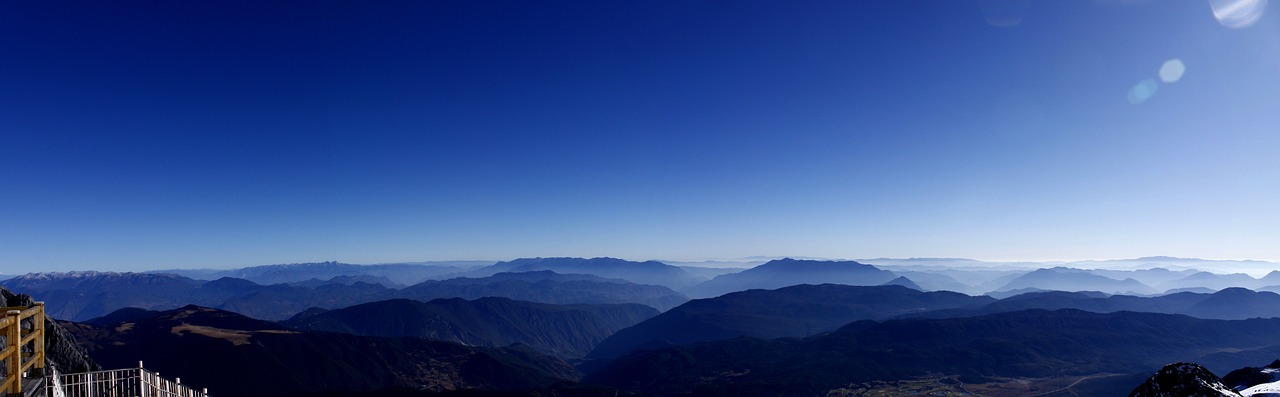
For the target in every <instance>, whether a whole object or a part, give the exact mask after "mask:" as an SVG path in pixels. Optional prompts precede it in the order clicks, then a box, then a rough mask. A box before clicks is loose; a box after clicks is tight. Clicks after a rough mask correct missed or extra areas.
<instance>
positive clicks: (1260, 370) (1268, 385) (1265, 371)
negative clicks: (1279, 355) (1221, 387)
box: [1222, 360, 1280, 397]
mask: <svg viewBox="0 0 1280 397" xmlns="http://www.w3.org/2000/svg"><path fill="white" fill-rule="evenodd" d="M1222 383H1223V384H1225V385H1226V386H1227V387H1228V388H1231V389H1232V390H1235V391H1239V392H1240V394H1243V395H1246V396H1250V395H1252V396H1258V397H1263V396H1268V395H1274V394H1277V391H1278V390H1280V360H1274V361H1272V362H1271V364H1268V365H1267V366H1265V367H1245V368H1241V369H1237V370H1234V371H1231V372H1230V373H1228V374H1227V376H1224V377H1222ZM1260 389H1270V393H1266V394H1264V393H1263V390H1260Z"/></svg>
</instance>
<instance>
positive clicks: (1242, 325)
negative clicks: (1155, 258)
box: [584, 310, 1280, 396]
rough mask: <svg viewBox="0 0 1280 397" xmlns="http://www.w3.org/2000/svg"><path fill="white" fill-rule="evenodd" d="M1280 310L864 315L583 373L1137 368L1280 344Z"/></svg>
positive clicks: (712, 385)
mask: <svg viewBox="0 0 1280 397" xmlns="http://www.w3.org/2000/svg"><path fill="white" fill-rule="evenodd" d="M1277 332H1280V319H1252V320H1233V321H1228V320H1203V319H1196V318H1192V317H1187V316H1181V315H1169V314H1152V313H1133V312H1117V313H1108V314H1099V313H1089V312H1084V311H1078V310H1057V311H1045V310H1027V311H1018V312H1010V313H1000V314H993V315H987V316H978V317H963V318H950V319H912V320H890V321H884V322H875V321H870V320H866V321H858V322H853V323H850V324H848V325H846V326H844V327H841V328H839V329H837V330H835V331H832V332H830V333H825V334H819V335H815V336H811V337H807V338H801V339H788V338H783V339H772V340H764V339H755V338H737V339H730V340H723V341H716V342H704V343H698V344H693V345H688V346H673V347H665V348H658V349H645V350H637V351H634V352H631V353H629V354H627V355H624V356H622V357H620V358H618V359H617V360H615V361H613V362H611V363H609V364H608V365H605V366H603V367H601V368H600V369H598V370H595V371H593V372H592V373H589V374H588V375H587V377H586V378H585V379H584V381H585V382H589V383H599V384H603V385H609V386H615V387H619V388H622V389H627V390H636V391H640V392H644V393H655V394H663V395H743V396H766V395H767V396H807V395H815V394H823V393H825V392H826V391H827V390H832V389H834V388H838V387H843V386H845V385H848V384H856V383H859V382H867V381H871V380H876V379H912V378H916V377H920V376H925V375H929V374H952V375H958V376H960V377H961V379H962V380H964V381H965V382H966V383H981V382H984V381H986V380H988V379H990V378H991V377H1048V376H1063V375H1088V374H1098V373H1134V372H1139V371H1144V370H1145V369H1146V368H1151V367H1153V366H1159V365H1163V364H1164V363H1168V362H1175V361H1189V360H1194V359H1195V358H1198V357H1203V356H1204V355H1207V354H1211V353H1215V352H1220V351H1223V350H1227V349H1241V348H1252V347H1256V346H1267V345H1271V344H1275V343H1276V342H1275V340H1274V338H1273V337H1272V335H1275V334H1276V333H1277Z"/></svg>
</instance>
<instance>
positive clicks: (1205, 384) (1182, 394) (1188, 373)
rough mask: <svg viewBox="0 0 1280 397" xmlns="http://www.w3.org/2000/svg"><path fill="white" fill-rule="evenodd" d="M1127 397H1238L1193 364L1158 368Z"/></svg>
mask: <svg viewBox="0 0 1280 397" xmlns="http://www.w3.org/2000/svg"><path fill="white" fill-rule="evenodd" d="M1129 397H1240V393H1236V392H1235V391H1234V390H1231V389H1230V388H1228V387H1227V386H1226V385H1224V384H1223V383H1222V379H1219V378H1218V376H1217V375H1214V374H1213V373H1212V372H1209V370H1207V369H1204V367H1201V366H1199V365H1196V364H1193V363H1174V364H1169V365H1166V366H1164V368H1160V371H1157V372H1156V374H1155V375H1151V377H1150V378H1148V379H1147V381H1146V382H1143V383H1142V384H1141V385H1139V386H1138V387H1137V388H1135V389H1133V391H1132V392H1130V393H1129Z"/></svg>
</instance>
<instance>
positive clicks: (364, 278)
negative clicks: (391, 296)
mask: <svg viewBox="0 0 1280 397" xmlns="http://www.w3.org/2000/svg"><path fill="white" fill-rule="evenodd" d="M358 282H359V283H367V284H377V285H381V286H383V287H387V288H391V289H400V288H404V287H405V286H404V285H402V284H398V283H396V282H394V281H391V279H389V278H387V277H384V276H370V275H367V274H362V275H355V276H335V277H333V278H330V279H328V280H321V279H318V278H313V279H310V280H304V281H295V282H292V283H288V284H289V285H292V286H297V287H310V288H316V287H321V286H325V285H329V284H342V285H353V284H355V283H358Z"/></svg>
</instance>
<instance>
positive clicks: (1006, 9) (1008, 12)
mask: <svg viewBox="0 0 1280 397" xmlns="http://www.w3.org/2000/svg"><path fill="white" fill-rule="evenodd" d="M978 8H979V9H981V10H982V17H983V18H986V19H987V23H988V24H991V26H999V27H1004V28H1007V27H1012V26H1018V24H1021V23H1022V17H1024V16H1026V15H1027V9H1029V8H1031V1H1030V0H979V1H978Z"/></svg>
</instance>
